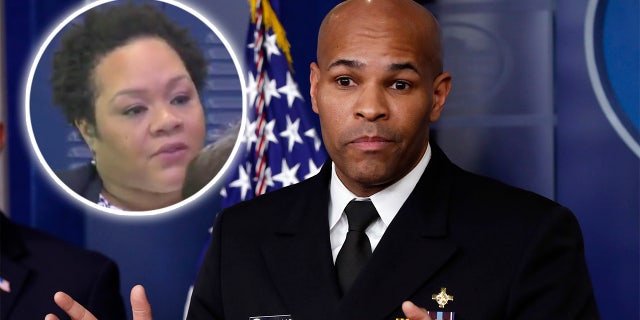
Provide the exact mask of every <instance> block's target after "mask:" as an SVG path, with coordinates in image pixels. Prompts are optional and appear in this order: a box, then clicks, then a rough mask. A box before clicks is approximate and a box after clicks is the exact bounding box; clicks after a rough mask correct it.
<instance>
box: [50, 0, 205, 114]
mask: <svg viewBox="0 0 640 320" xmlns="http://www.w3.org/2000/svg"><path fill="white" fill-rule="evenodd" d="M148 36H151V37H159V38H161V39H163V40H164V41H166V42H167V43H168V44H169V45H170V46H171V47H172V48H173V50H175V51H176V52H177V53H178V56H179V57H180V59H181V60H182V62H183V63H184V65H185V67H186V69H187V71H188V72H189V75H190V77H191V79H192V80H193V82H194V84H195V86H196V88H197V89H198V90H200V89H201V88H202V86H203V84H204V79H205V76H206V73H207V69H206V62H205V59H204V55H203V53H202V50H201V49H200V47H198V44H197V42H196V41H195V40H194V39H193V38H192V37H191V35H190V34H189V32H188V30H186V29H184V28H180V27H178V26H176V25H175V24H174V23H173V22H172V21H170V20H169V19H168V18H167V16H166V15H165V14H164V13H162V12H161V11H160V9H159V8H157V7H156V6H154V5H151V4H143V5H136V4H133V3H131V2H127V3H124V4H118V5H102V6H101V8H99V9H98V8H96V9H91V10H89V11H88V12H87V13H86V14H85V15H84V20H83V21H82V22H79V23H75V24H73V25H70V26H69V28H68V30H66V31H65V34H64V35H63V37H62V39H61V45H60V48H58V50H56V52H55V53H54V57H53V72H52V76H51V80H50V81H51V86H52V89H53V103H54V104H56V105H58V106H60V107H61V108H62V111H63V112H64V114H65V116H66V118H67V121H69V123H71V124H74V122H75V120H80V119H85V120H87V121H88V122H89V123H90V124H92V125H94V126H95V123H96V122H95V106H94V104H95V98H96V92H95V90H96V88H95V80H94V79H93V77H94V72H95V67H96V65H97V64H98V63H99V62H100V60H101V59H102V58H103V57H104V56H106V55H107V54H109V53H110V52H112V51H113V50H115V49H116V48H118V47H121V46H123V45H126V44H127V43H129V42H130V41H131V40H133V39H136V38H141V37H148Z"/></svg>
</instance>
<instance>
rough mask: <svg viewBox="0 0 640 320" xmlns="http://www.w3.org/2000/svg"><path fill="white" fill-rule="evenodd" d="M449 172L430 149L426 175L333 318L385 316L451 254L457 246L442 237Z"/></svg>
mask: <svg viewBox="0 0 640 320" xmlns="http://www.w3.org/2000/svg"><path fill="white" fill-rule="evenodd" d="M432 146H433V145H432ZM451 170H452V165H451V164H450V163H449V161H448V160H447V159H446V157H445V156H444V154H442V152H441V151H440V150H439V149H438V148H437V147H435V146H434V147H433V156H432V158H431V160H430V162H429V165H428V167H427V169H426V170H425V173H424V174H423V176H422V177H421V179H420V181H419V182H418V184H417V185H416V188H415V189H414V190H413V192H412V193H411V195H410V196H409V198H408V199H407V201H406V202H405V203H404V205H403V206H402V208H401V209H400V211H399V212H398V214H397V215H396V217H395V218H394V220H393V221H392V223H391V224H390V225H389V227H388V228H387V231H386V232H385V234H384V236H383V238H382V239H381V241H380V243H379V244H378V247H377V248H376V250H375V251H374V252H373V255H372V256H371V260H370V261H369V262H368V263H367V265H366V266H365V267H364V269H363V270H362V271H361V274H360V275H359V276H358V279H356V282H355V283H354V284H353V287H352V288H351V289H350V290H349V292H347V294H346V295H345V296H344V297H343V299H342V300H341V302H340V306H339V309H338V315H337V316H336V317H335V318H337V319H348V318H351V319H385V318H386V317H389V316H390V315H391V314H392V313H393V312H394V311H395V310H397V309H398V308H399V307H400V305H401V304H402V302H403V301H405V300H407V299H410V298H411V296H412V294H414V293H415V292H416V291H417V290H418V289H419V288H420V287H422V286H423V285H424V284H425V282H427V281H428V280H429V279H430V278H431V277H432V276H433V275H434V273H436V272H437V271H438V270H439V269H440V268H441V267H442V266H443V265H444V264H445V263H446V262H447V261H448V260H449V259H450V258H451V257H452V256H453V255H454V253H455V252H456V250H457V246H456V244H455V243H453V242H451V241H450V240H449V239H448V238H447V237H446V236H447V223H448V219H447V214H448V213H447V211H448V205H447V199H449V193H450V190H451V180H452V179H451V178H450V175H451V173H450V171H451Z"/></svg>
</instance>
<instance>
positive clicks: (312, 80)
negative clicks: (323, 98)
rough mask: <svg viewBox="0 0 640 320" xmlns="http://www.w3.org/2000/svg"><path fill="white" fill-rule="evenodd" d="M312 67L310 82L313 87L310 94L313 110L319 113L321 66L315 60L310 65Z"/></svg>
mask: <svg viewBox="0 0 640 320" xmlns="http://www.w3.org/2000/svg"><path fill="white" fill-rule="evenodd" d="M309 67H310V68H311V72H310V73H309V82H310V83H311V88H310V89H309V95H311V108H312V109H313V112H315V113H318V98H317V97H318V81H319V79H318V78H319V77H320V74H319V73H320V68H319V67H318V64H317V63H315V62H311V65H310V66H309Z"/></svg>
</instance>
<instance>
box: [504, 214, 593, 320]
mask: <svg viewBox="0 0 640 320" xmlns="http://www.w3.org/2000/svg"><path fill="white" fill-rule="evenodd" d="M554 211H555V212H553V213H552V214H549V215H546V217H547V218H545V219H544V220H543V221H542V222H540V224H539V226H538V227H537V228H536V230H537V231H536V233H535V234H534V235H533V238H532V239H531V240H532V241H531V242H530V246H529V247H528V250H526V251H525V252H524V253H523V259H522V261H521V263H520V267H519V268H518V272H517V274H516V278H515V281H514V283H513V284H512V286H511V294H510V299H509V303H508V307H507V317H506V318H507V319H523V320H524V319H580V320H583V319H600V317H599V315H598V310H597V307H596V303H595V298H594V294H593V289H592V287H591V281H590V278H589V272H588V270H587V265H586V261H585V257H584V244H583V240H582V234H581V232H580V227H579V225H578V222H577V220H576V219H575V217H574V215H573V214H572V213H571V212H570V211H569V210H567V209H565V208H562V207H556V208H555V209H554Z"/></svg>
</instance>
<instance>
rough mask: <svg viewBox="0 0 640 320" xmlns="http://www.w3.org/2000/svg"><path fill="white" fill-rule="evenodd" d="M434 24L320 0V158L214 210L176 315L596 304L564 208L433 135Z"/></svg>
mask: <svg viewBox="0 0 640 320" xmlns="http://www.w3.org/2000/svg"><path fill="white" fill-rule="evenodd" d="M439 34H440V31H439V28H438V25H437V22H436V21H435V19H434V18H433V16H432V15H431V14H430V13H429V12H428V11H427V10H425V9H424V8H423V7H422V6H420V5H419V4H416V3H415V2H413V1H411V0H350V1H347V2H344V3H342V4H340V5H338V6H337V7H336V8H334V9H333V10H332V11H331V12H330V13H329V14H328V15H327V17H326V18H325V19H324V21H323V23H322V25H321V27H320V32H319V37H318V52H317V55H318V57H317V58H318V61H317V63H312V64H311V75H310V81H311V100H312V107H313V110H314V111H315V112H316V113H317V114H318V115H319V117H320V123H321V126H322V134H323V140H324V144H325V147H326V149H327V151H328V152H329V155H330V158H331V159H330V160H328V161H327V162H326V163H325V164H324V165H323V167H322V169H321V171H320V173H319V174H318V175H316V176H314V177H312V178H310V179H308V180H306V181H303V182H301V183H298V184H296V185H293V186H291V187H287V188H283V189H281V190H279V191H275V192H272V193H269V194H266V195H264V196H261V197H258V198H255V199H253V200H250V201H247V202H243V203H240V204H238V205H236V206H234V207H231V208H229V209H227V210H225V211H223V212H221V213H220V214H218V216H217V218H216V222H215V224H214V230H213V237H212V242H211V245H210V247H209V249H208V252H207V254H206V256H205V259H204V262H203V264H202V267H201V270H200V272H199V275H198V278H197V280H196V284H195V288H194V291H193V295H192V298H191V306H190V309H189V313H188V319H271V320H277V319H305V320H308V319H317V320H325V319H368V320H369V319H397V318H406V317H409V318H411V319H412V320H420V319H430V317H429V315H431V316H432V317H431V318H433V319H436V318H437V319H454V318H455V319H457V320H464V319H491V320H494V319H509V320H513V319H598V318H599V316H598V311H597V308H596V304H595V301H594V295H593V290H592V288H591V284H590V279H589V274H588V271H587V267H586V263H585V259H584V251H583V242H582V236H581V232H580V228H579V226H578V223H577V221H576V219H575V217H574V216H573V214H572V213H571V212H570V211H569V210H567V209H566V208H564V207H562V206H560V205H559V204H557V203H555V202H552V201H550V200H548V199H545V198H543V197H541V196H538V195H535V194H533V193H530V192H527V191H524V190H520V189H517V188H514V187H510V186H507V185H504V184H502V183H500V182H497V181H495V180H492V179H489V178H485V177H480V176H477V175H474V174H472V173H469V172H466V171H464V170H462V169H460V168H459V167H457V166H455V165H454V164H453V163H451V162H450V161H449V160H448V159H447V157H446V156H445V155H444V153H443V152H442V150H440V148H438V146H437V145H435V143H434V142H432V141H430V140H429V125H430V123H432V122H435V121H437V120H438V118H439V117H440V114H441V112H442V110H443V107H444V105H445V101H446V99H447V95H448V94H449V90H450V89H451V76H450V74H449V73H447V72H443V69H442V57H441V49H440V48H441V44H440V36H439ZM354 200H357V201H354ZM363 203H364V205H363ZM354 207H366V208H371V207H373V208H375V210H374V212H375V213H374V214H373V218H372V220H371V221H372V222H371V223H369V224H366V223H365V224H364V227H353V226H355V225H356V224H357V223H356V222H355V221H356V220H357V218H353V217H354V215H356V216H357V215H365V213H364V212H365V211H367V212H371V210H370V209H366V210H365V209H363V210H356V211H352V209H350V208H354ZM351 212H355V213H354V214H352V213H351ZM352 239H356V240H352ZM354 243H357V245H353V244H354ZM354 247H357V248H358V249H356V250H355V252H356V253H355V255H353V254H354V253H353V251H352V250H354V249H353V248H354ZM343 250H344V251H343ZM361 250H362V251H361ZM367 250H369V252H371V254H370V256H369V255H368V254H365V253H362V252H366V251H367ZM354 256H357V257H358V258H352V257H354ZM344 261H349V262H353V261H355V263H350V264H347V265H349V267H346V269H348V270H351V271H350V272H346V273H345V272H344V271H343V270H345V267H344V266H345V264H344ZM353 265H357V268H356V267H353ZM353 270H356V271H355V272H352V271H353Z"/></svg>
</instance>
